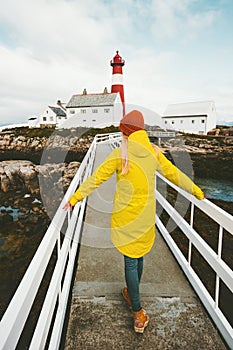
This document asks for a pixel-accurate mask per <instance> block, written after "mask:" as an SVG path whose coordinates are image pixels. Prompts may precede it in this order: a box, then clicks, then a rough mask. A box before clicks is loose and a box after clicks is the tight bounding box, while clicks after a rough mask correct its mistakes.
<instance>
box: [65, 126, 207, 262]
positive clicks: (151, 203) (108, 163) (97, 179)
mask: <svg viewBox="0 0 233 350" xmlns="http://www.w3.org/2000/svg"><path fill="white" fill-rule="evenodd" d="M128 159H129V164H130V168H129V172H128V173H127V174H126V175H122V174H121V172H122V154H121V149H120V148H116V149H114V150H113V151H112V152H111V153H110V155H109V156H108V157H107V158H106V160H105V161H104V162H103V163H102V164H101V165H99V167H98V168H97V169H96V170H95V171H94V173H93V174H92V176H90V177H89V178H88V179H87V180H86V181H85V182H84V183H83V184H82V185H81V186H80V187H79V189H78V190H77V191H76V192H75V193H74V194H73V196H71V198H70V203H71V204H72V205H75V204H76V203H77V202H78V201H81V200H82V199H83V198H84V197H86V196H88V195H89V194H91V193H92V192H93V191H94V190H95V189H96V188H97V187H99V186H100V185H101V183H102V182H104V181H106V180H108V179H109V178H110V177H111V176H112V175H113V173H114V172H116V174H117V184H116V192H115V196H114V205H113V211H112V215H111V239H112V242H113V244H114V246H115V247H116V248H117V249H118V250H119V251H120V252H121V253H122V254H124V255H126V256H129V257H131V258H139V257H141V256H144V255H145V254H146V253H148V252H149V251H150V249H151V248H152V246H153V243H154V239H155V172H156V171H159V172H160V173H161V174H162V175H163V176H165V177H166V178H167V179H168V180H170V181H171V182H173V183H174V184H176V185H178V186H179V187H181V188H183V189H184V190H185V191H187V192H189V193H192V194H193V195H195V196H196V197H197V198H198V199H203V198H204V194H203V192H202V191H201V189H200V188H199V187H198V186H196V185H195V184H194V183H193V182H192V181H191V179H189V178H188V177H187V176H186V175H185V174H184V173H182V172H181V171H180V170H178V169H177V168H176V167H175V166H174V165H173V164H172V163H171V162H170V161H169V160H168V159H167V158H166V157H165V156H164V155H163V154H162V152H161V151H160V150H159V149H158V151H157V152H156V151H155V150H154V148H153V146H152V145H151V143H150V141H149V138H148V136H147V133H146V132H145V131H144V130H139V131H136V132H134V133H132V134H131V135H130V136H129V137H128Z"/></svg>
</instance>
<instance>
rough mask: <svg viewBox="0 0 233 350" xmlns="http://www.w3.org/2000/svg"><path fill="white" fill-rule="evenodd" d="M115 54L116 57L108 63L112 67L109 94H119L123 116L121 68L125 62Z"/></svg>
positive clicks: (123, 98) (123, 102)
mask: <svg viewBox="0 0 233 350" xmlns="http://www.w3.org/2000/svg"><path fill="white" fill-rule="evenodd" d="M118 52H119V51H117V52H116V55H115V56H114V57H113V59H112V60H111V61H110V65H111V66H112V88H111V92H119V93H120V97H121V102H122V106H123V115H124V114H125V96H124V86H123V72H122V67H123V66H124V64H125V61H124V60H123V59H122V58H121V56H120V55H119V53H118Z"/></svg>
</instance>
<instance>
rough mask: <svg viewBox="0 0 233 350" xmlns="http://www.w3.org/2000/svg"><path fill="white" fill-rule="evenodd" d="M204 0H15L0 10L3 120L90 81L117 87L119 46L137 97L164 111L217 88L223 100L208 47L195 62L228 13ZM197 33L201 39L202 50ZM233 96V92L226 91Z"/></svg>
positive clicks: (129, 90)
mask: <svg viewBox="0 0 233 350" xmlns="http://www.w3.org/2000/svg"><path fill="white" fill-rule="evenodd" d="M201 4H202V2H201V1H199V0H166V1H162V0H145V1H142V0H138V1H134V0H118V1H117V2H116V1H107V0H86V1H77V0H37V1H31V0H21V1H20V2H19V1H16V0H8V1H7V2H5V4H4V6H2V8H1V11H0V23H1V26H0V57H1V64H0V77H1V84H0V118H1V122H2V120H3V118H5V120H7V121H8V120H9V119H12V121H18V122H19V121H20V120H19V119H21V120H22V118H27V117H28V116H31V115H34V114H40V113H41V112H42V111H43V110H44V108H45V107H46V106H47V105H48V104H52V103H55V102H56V100H57V99H61V100H63V101H64V102H67V101H68V100H69V98H70V97H71V96H72V94H74V93H81V92H82V90H83V88H87V91H88V92H101V91H103V89H104V87H105V86H107V87H108V89H110V86H111V67H110V64H109V61H110V60H111V59H112V57H113V55H114V54H115V51H116V50H117V49H118V50H120V54H121V55H122V56H123V58H124V59H125V60H126V64H125V67H124V82H125V95H126V98H127V100H128V102H129V103H135V102H137V103H138V104H141V105H143V106H146V107H148V108H151V109H153V110H156V111H157V109H158V112H160V113H162V112H163V110H164V109H165V107H166V105H167V103H170V102H176V101H179V100H182V99H183V100H184V101H185V100H187V99H189V98H193V99H194V98H195V97H196V96H202V95H203V96H207V95H208V91H209V92H210V90H211V93H212V95H214V96H216V98H217V99H218V98H219V99H220V100H221V101H223V99H221V96H220V95H221V94H224V86H226V85H225V82H224V78H223V74H222V73H221V70H218V76H217V77H216V79H217V84H219V86H220V85H221V86H222V89H221V91H219V90H218V89H217V88H216V86H217V84H215V81H214V80H213V78H212V75H213V71H214V70H216V69H215V65H214V62H213V60H211V61H210V62H212V65H211V64H208V59H209V56H208V51H207V50H206V52H205V54H204V53H203V52H202V59H201V60H198V62H197V61H196V62H195V59H197V56H195V54H196V53H197V52H198V44H199V41H198V39H199V38H200V37H201V35H202V31H203V30H206V29H208V30H211V29H212V27H213V23H214V21H215V20H216V19H217V18H218V19H219V18H220V17H217V15H216V8H214V7H213V6H212V7H208V6H205V7H204V6H201ZM222 15H223V12H221V16H222ZM219 16H220V15H219ZM189 41H190V42H192V41H194V42H196V47H195V49H196V52H195V53H194V54H193V51H192V50H193V47H192V45H190V42H189ZM184 43H185V44H184ZM181 44H183V45H184V46H183V47H185V51H182V50H181V47H180V45H181ZM186 44H187V45H186ZM186 46H187V48H186ZM226 50H227V48H226ZM204 55H205V56H206V61H204V58H205V57H204ZM212 57H214V52H212ZM212 57H211V58H212ZM198 58H199V57H198ZM230 61H231V60H229V62H228V63H227V64H228V66H229V65H230ZM203 62H207V63H206V64H203ZM218 63H219V67H220V66H221V67H222V66H223V65H222V62H220V61H219V62H218ZM198 65H199V66H200V70H199V71H200V72H201V74H199V76H198V74H197V67H198ZM230 74H231V73H230ZM207 80H208V81H209V82H210V85H211V83H214V84H215V85H214V84H212V86H211V89H209V90H208V86H207V87H206V88H205V87H204V84H203V82H205V81H207ZM231 80H232V79H230V81H231ZM202 85H203V86H202ZM227 86H228V85H227ZM227 91H228V88H227ZM227 96H228V95H227ZM229 101H230V100H229V96H228V97H227V98H226V99H224V103H226V104H230V102H229ZM23 120H25V119H23Z"/></svg>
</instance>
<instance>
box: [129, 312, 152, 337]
mask: <svg viewBox="0 0 233 350" xmlns="http://www.w3.org/2000/svg"><path fill="white" fill-rule="evenodd" d="M132 313H133V319H134V330H135V332H137V333H143V332H144V329H145V328H146V326H147V325H148V323H149V317H148V316H147V314H146V311H145V310H143V309H141V310H139V311H138V312H134V311H133V312H132Z"/></svg>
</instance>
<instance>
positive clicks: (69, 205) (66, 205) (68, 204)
mask: <svg viewBox="0 0 233 350" xmlns="http://www.w3.org/2000/svg"><path fill="white" fill-rule="evenodd" d="M62 209H64V210H70V211H71V210H72V205H71V203H70V201H68V202H67V203H66V204H65V205H64V207H63V208H62Z"/></svg>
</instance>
